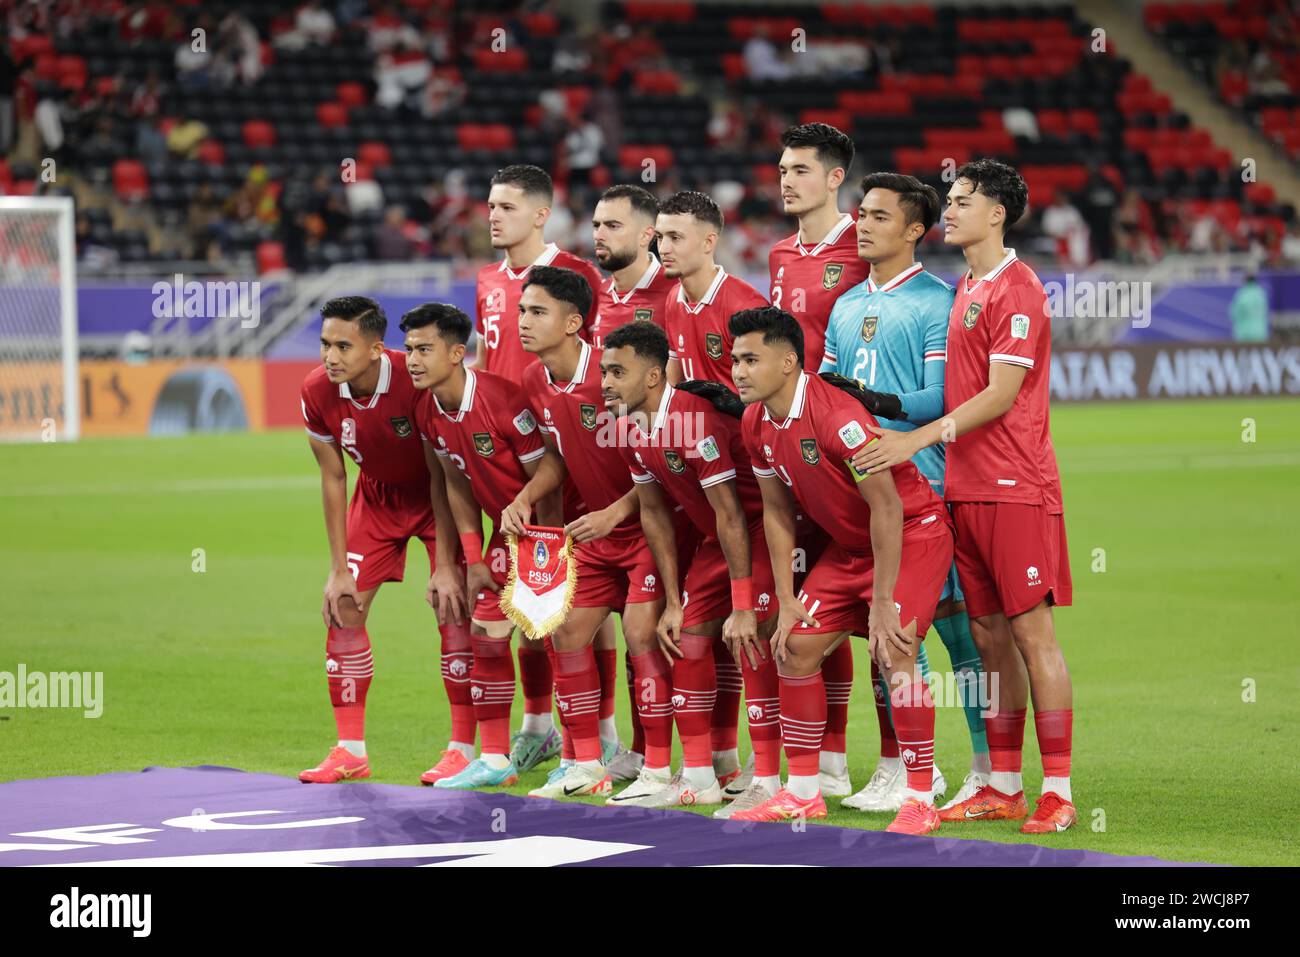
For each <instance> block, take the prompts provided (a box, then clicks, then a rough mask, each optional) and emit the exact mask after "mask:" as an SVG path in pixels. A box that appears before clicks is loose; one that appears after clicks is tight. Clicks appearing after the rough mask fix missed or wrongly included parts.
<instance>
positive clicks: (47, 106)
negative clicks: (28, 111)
mask: <svg viewBox="0 0 1300 957" xmlns="http://www.w3.org/2000/svg"><path fill="white" fill-rule="evenodd" d="M39 96H40V99H39V100H38V101H37V103H36V114H35V116H34V117H33V120H34V122H35V124H36V131H37V132H38V133H39V134H40V137H41V149H42V150H43V153H42V156H43V157H44V156H53V157H56V158H57V157H58V155H59V151H60V150H62V149H63V143H64V137H63V113H64V110H63V99H64V97H63V91H62V90H60V89H58V88H57V87H55V86H51V85H43V86H42V89H41V92H40V93H39Z"/></svg>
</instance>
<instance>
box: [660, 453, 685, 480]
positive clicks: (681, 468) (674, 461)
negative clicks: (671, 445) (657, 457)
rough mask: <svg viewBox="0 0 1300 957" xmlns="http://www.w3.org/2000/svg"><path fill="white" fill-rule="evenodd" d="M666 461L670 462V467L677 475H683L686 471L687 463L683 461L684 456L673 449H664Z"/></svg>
mask: <svg viewBox="0 0 1300 957" xmlns="http://www.w3.org/2000/svg"><path fill="white" fill-rule="evenodd" d="M664 461H665V462H667V463H668V468H669V469H671V470H672V471H673V472H674V473H676V474H677V475H681V474H682V473H683V472H685V471H686V463H685V462H683V461H682V457H681V456H680V455H678V454H677V453H676V452H674V451H673V450H672V449H665V450H664Z"/></svg>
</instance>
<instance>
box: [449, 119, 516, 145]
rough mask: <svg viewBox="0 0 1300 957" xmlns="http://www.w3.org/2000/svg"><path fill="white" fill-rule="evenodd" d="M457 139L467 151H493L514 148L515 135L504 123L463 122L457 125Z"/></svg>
mask: <svg viewBox="0 0 1300 957" xmlns="http://www.w3.org/2000/svg"><path fill="white" fill-rule="evenodd" d="M456 140H457V142H459V143H460V148H461V149H463V150H465V151H467V152H479V151H485V152H491V151H503V150H509V149H513V148H514V145H515V136H514V133H513V132H512V131H511V129H510V127H509V126H507V125H506V124H504V123H462V124H461V125H460V126H458V127H456Z"/></svg>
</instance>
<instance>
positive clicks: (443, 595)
mask: <svg viewBox="0 0 1300 957" xmlns="http://www.w3.org/2000/svg"><path fill="white" fill-rule="evenodd" d="M425 598H426V599H427V600H428V602H429V607H430V608H432V609H433V610H434V611H436V612H437V613H438V621H439V622H442V623H445V624H450V625H459V624H461V623H462V622H463V621H464V620H465V612H466V605H465V583H464V582H463V581H461V577H460V576H459V575H458V574H456V572H455V571H453V570H452V569H450V568H439V569H435V570H434V573H433V574H432V575H431V576H430V577H429V589H428V592H427V594H426V595H425Z"/></svg>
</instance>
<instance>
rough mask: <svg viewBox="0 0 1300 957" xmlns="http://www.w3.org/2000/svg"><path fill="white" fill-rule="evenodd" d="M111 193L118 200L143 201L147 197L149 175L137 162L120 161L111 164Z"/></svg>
mask: <svg viewBox="0 0 1300 957" xmlns="http://www.w3.org/2000/svg"><path fill="white" fill-rule="evenodd" d="M113 192H115V193H116V194H117V195H118V198H119V199H127V200H129V199H144V198H145V197H146V196H148V195H149V174H148V173H147V172H146V171H145V168H144V164H143V163H141V162H140V161H139V160H133V159H120V160H118V161H117V162H115V163H114V164H113Z"/></svg>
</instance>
